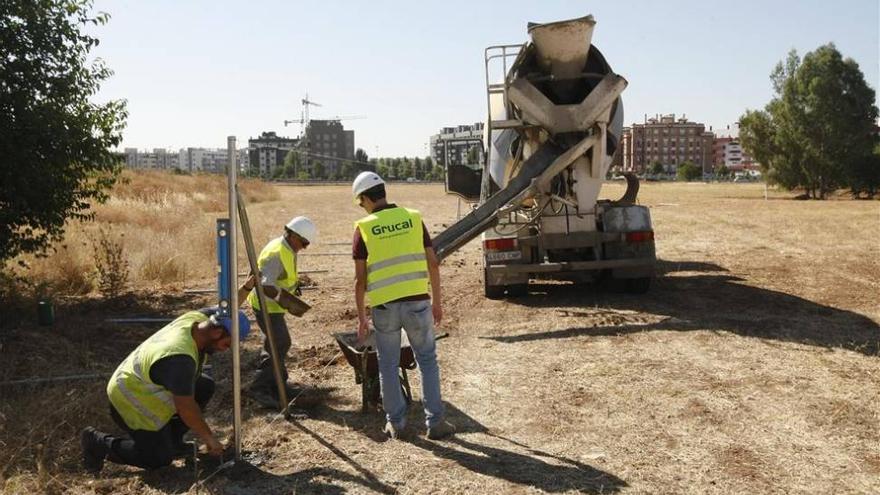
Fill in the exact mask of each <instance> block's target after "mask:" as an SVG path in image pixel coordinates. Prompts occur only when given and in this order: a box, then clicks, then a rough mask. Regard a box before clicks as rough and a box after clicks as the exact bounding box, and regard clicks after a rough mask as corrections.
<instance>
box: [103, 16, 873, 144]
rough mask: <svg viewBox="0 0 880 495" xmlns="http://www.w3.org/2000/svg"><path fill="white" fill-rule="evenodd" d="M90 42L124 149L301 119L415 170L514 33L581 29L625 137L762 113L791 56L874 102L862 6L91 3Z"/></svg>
mask: <svg viewBox="0 0 880 495" xmlns="http://www.w3.org/2000/svg"><path fill="white" fill-rule="evenodd" d="M95 7H96V9H97V10H102V11H106V12H109V13H110V14H111V16H112V18H111V20H110V23H109V24H108V25H106V26H103V27H100V28H98V29H96V30H93V31H94V32H95V33H96V34H97V35H98V36H99V38H100V39H101V45H100V46H99V48H98V49H97V50H96V51H95V54H96V55H98V56H100V57H102V58H103V59H104V60H105V61H106V62H107V63H108V65H109V66H110V67H111V68H112V69H113V70H114V71H115V75H114V76H113V77H112V78H111V79H110V80H109V81H107V82H106V83H105V84H104V87H103V90H102V91H101V93H100V95H99V97H98V98H97V99H98V100H102V99H108V98H125V99H127V100H128V109H129V114H130V115H129V119H128V127H127V129H126V131H125V133H124V146H133V147H138V148H153V147H168V148H174V149H176V148H179V147H184V146H201V147H218V148H224V147H225V146H226V136H228V135H235V136H237V137H238V138H239V144H240V146H242V147H243V146H244V145H245V144H246V140H247V138H248V137H249V136H256V135H257V134H259V133H260V132H261V131H266V130H269V131H277V132H279V134H282V135H284V134H287V135H290V136H295V135H296V134H298V132H299V126H298V125H292V126H290V127H288V128H285V127H284V126H283V124H282V121H283V120H284V119H297V118H299V116H300V111H301V105H300V99H301V98H302V97H303V96H304V95H305V93H306V92H308V94H309V96H310V98H311V99H312V100H314V101H316V102H319V103H322V104H323V105H324V106H323V107H322V108H317V109H313V111H312V117H313V118H316V117H317V118H320V117H322V116H334V115H366V116H367V117H368V118H367V119H365V120H352V121H348V122H345V126H346V128H351V129H354V130H355V141H356V142H355V144H356V146H357V147H361V148H364V149H365V150H366V151H367V153H368V154H369V155H370V156H376V155H377V151H378V155H379V156H402V155H407V156H413V155H420V156H424V155H426V154H427V151H426V143H427V141H428V138H429V136H430V135H431V134H434V133H436V132H437V130H438V129H439V128H440V127H443V126H451V125H457V124H462V123H473V122H477V121H481V120H483V119H484V118H485V108H486V102H485V92H484V75H483V61H482V57H483V49H484V48H485V47H486V46H488V45H493V44H507V43H520V42H523V41H525V40H526V39H527V35H526V23H527V22H529V21H534V22H549V21H554V20H561V19H568V18H573V17H579V16H582V15H585V14H593V15H594V16H595V18H596V21H597V25H596V29H595V34H594V36H593V43H594V44H595V45H596V46H598V47H599V48H600V49H601V50H602V52H603V53H604V54H605V57H606V58H607V59H608V61H609V63H610V64H611V66H612V67H613V68H614V70H615V71H616V72H618V73H619V74H621V75H623V76H624V77H626V78H627V79H628V80H629V83H630V84H629V87H628V88H627V90H626V91H625V92H624V103H625V107H626V112H627V113H626V123H627V124H630V123H632V122H634V121H635V122H641V121H642V120H643V118H644V114H646V113H647V114H649V115H653V114H657V113H676V114H679V115H680V114H682V113H684V114H686V115H687V116H688V118H690V119H691V120H695V121H698V122H703V123H706V124H707V125H713V126H715V127H716V128H718V127H721V126H726V125H728V124H730V123H732V122H734V121H736V120H737V118H738V117H739V116H740V115H741V114H742V112H743V111H744V110H745V109H746V108H759V107H763V106H764V104H765V103H766V102H767V101H768V100H769V99H770V98H771V87H770V80H769V77H768V76H769V74H770V71H771V70H772V69H773V67H774V66H775V65H776V63H777V62H778V61H780V60H781V59H783V58H784V57H785V55H786V53H787V52H788V51H789V50H790V49H792V48H794V49H796V50H797V51H798V52H799V53H800V54H801V55H803V54H804V53H805V52H807V51H811V50H813V49H815V48H816V47H818V46H820V45H822V44H824V43H827V42H829V41H830V42H834V43H835V44H836V45H837V48H838V49H839V50H840V51H841V52H842V53H843V54H844V56H848V57H852V58H853V59H855V60H856V62H858V64H859V66H860V67H861V69H862V71H863V72H864V73H865V77H866V79H867V81H868V83H869V84H870V85H871V86H872V87H873V88H874V89H875V90H876V89H877V88H878V58H880V54H878V45H880V38H878V26H880V9H878V1H877V0H853V1H842V2H829V1H827V0H825V1H817V0H808V1H793V0H791V1H772V0H765V1H756V0H745V1H735V2H715V1H706V0H703V1H684V0H670V1H665V2H659V1H656V2H655V1H647V0H631V1H628V2H614V3H612V2H601V3H600V2H573V1H571V2H567V1H560V0H531V1H520V0H516V1H509V2H497V1H496V2H475V1H446V2H430V3H429V2H417V1H406V2H404V1H400V2H390V1H381V0H374V1H368V2H364V1H359V2H355V1H333V0H325V1H306V2H304V1H280V0H279V1H274V0H273V1H263V0H252V1H250V2H231V1H220V0H214V1H209V0H200V1H195V0H188V1H180V0H175V1H171V0H151V1H143V0H97V3H96V6H95Z"/></svg>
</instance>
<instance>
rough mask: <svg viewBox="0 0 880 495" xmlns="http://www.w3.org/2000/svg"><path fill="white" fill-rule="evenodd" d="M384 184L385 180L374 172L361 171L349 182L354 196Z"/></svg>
mask: <svg viewBox="0 0 880 495" xmlns="http://www.w3.org/2000/svg"><path fill="white" fill-rule="evenodd" d="M382 184H385V181H384V180H382V178H381V177H379V174H377V173H375V172H361V173H359V174H358V176H357V177H355V178H354V182H352V184H351V193H352V194H353V195H354V197H355V198H357V197H358V196H360V195H361V194H363V193H364V191H366V190H367V189H370V188H372V187H376V186H378V185H382Z"/></svg>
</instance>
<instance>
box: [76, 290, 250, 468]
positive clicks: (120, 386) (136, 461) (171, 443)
mask: <svg viewBox="0 0 880 495" xmlns="http://www.w3.org/2000/svg"><path fill="white" fill-rule="evenodd" d="M245 293H246V292H245V291H244V288H243V289H242V290H240V291H239V294H240V295H241V296H242V297H243V296H244V294H245ZM236 317H237V318H238V322H239V326H238V328H239V338H240V340H244V338H245V337H247V335H248V333H249V331H250V322H249V321H248V319H247V317H246V316H245V314H244V313H243V312H241V311H237V315H236ZM231 333H232V320H231V318H230V317H224V316H220V315H219V313H218V309H217V308H216V307H215V308H209V309H204V310H200V311H190V312H187V313H185V314H183V315H182V316H180V317H178V318H177V319H176V320H174V321H172V322H171V323H169V324H168V325H166V326H165V327H163V328H162V329H161V330H159V331H158V332H156V333H154V334H153V335H152V336H150V337H149V338H148V339H147V340H145V341H144V342H143V343H141V345H139V346H138V347H137V348H136V349H135V350H134V351H133V352H132V353H131V354H129V355H128V357H127V358H126V359H125V360H124V361H123V362H122V363H121V364H120V365H119V367H118V368H116V372H115V373H113V376H112V377H111V378H110V381H109V383H108V384H107V396H108V398H109V400H110V415H111V417H112V418H113V421H114V422H115V423H116V424H117V425H118V426H119V427H120V428H122V429H123V430H125V431H126V432H127V433H128V435H127V436H114V435H110V434H107V433H103V432H100V431H98V430H96V429H95V428H92V427H86V428H85V429H83V430H82V432H81V433H80V447H81V448H82V462H83V467H84V468H85V469H86V470H88V471H90V472H92V473H96V474H97V473H99V472H100V471H101V469H102V467H103V466H104V460H105V459H109V460H110V461H111V462H114V463H117V464H128V465H131V466H137V467H142V468H146V469H155V468H159V467H162V466H167V465H169V464H171V461H172V460H173V459H174V457H176V456H177V455H181V454H185V453H186V452H187V451H189V452H192V446H191V445H188V444H187V443H185V442H184V441H183V435H184V434H185V433H186V432H187V431H189V430H192V431H193V432H194V433H195V434H196V435H197V436H198V437H199V439H201V441H202V442H203V443H204V444H205V446H206V448H207V450H208V453H209V454H211V455H214V456H220V455H222V454H223V445H222V444H221V443H220V442H219V441H218V440H217V438H216V437H215V436H214V434H213V433H212V431H211V428H210V427H209V426H208V424H207V423H206V422H205V418H204V415H203V412H204V410H205V407H206V406H207V404H208V401H209V400H210V399H211V396H212V395H213V394H214V380H213V378H211V377H210V376H208V375H207V374H204V373H202V367H203V365H204V363H205V360H206V358H207V356H208V355H211V354H213V353H215V352H217V351H225V350H227V349H229V347H230V345H231V343H232V337H231Z"/></svg>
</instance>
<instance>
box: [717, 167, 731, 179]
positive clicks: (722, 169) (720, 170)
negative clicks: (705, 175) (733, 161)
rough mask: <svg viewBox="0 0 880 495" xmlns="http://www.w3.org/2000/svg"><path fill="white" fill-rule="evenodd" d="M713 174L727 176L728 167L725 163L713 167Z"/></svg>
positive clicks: (728, 174)
mask: <svg viewBox="0 0 880 495" xmlns="http://www.w3.org/2000/svg"><path fill="white" fill-rule="evenodd" d="M715 175H717V176H718V177H729V176H730V169H729V168H727V165H721V166H720V167H718V168H717V169H715Z"/></svg>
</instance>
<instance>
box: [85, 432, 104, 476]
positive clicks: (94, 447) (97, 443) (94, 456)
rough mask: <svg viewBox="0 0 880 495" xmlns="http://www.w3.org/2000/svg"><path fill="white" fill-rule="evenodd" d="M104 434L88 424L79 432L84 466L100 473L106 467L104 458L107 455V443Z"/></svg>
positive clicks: (91, 471)
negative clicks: (104, 440)
mask: <svg viewBox="0 0 880 495" xmlns="http://www.w3.org/2000/svg"><path fill="white" fill-rule="evenodd" d="M102 436H103V435H102V434H101V433H99V432H98V430H96V429H94V428H92V427H91V426H87V427H85V428H83V430H82V431H81V432H80V434H79V446H80V448H81V449H82V464H83V468H84V469H85V470H86V471H88V472H90V473H92V474H98V473H100V472H101V469H102V468H103V467H104V459H105V458H106V457H107V450H108V449H107V445H106V444H105V443H104V442H103V441H102V440H103V438H101V437H102Z"/></svg>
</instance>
